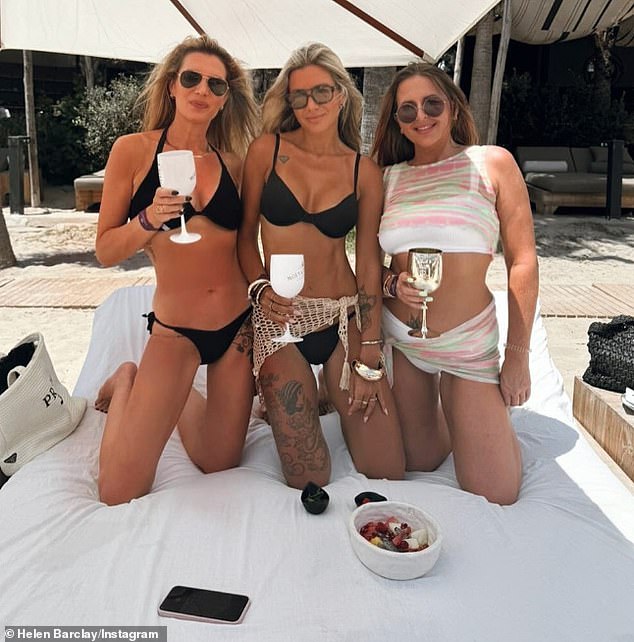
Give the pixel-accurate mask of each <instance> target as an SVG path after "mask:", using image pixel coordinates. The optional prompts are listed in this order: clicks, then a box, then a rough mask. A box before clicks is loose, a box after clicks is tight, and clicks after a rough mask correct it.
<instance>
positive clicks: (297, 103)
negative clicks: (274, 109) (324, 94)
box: [286, 91, 308, 109]
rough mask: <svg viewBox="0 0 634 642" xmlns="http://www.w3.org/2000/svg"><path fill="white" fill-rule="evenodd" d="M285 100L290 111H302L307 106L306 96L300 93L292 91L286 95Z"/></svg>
mask: <svg viewBox="0 0 634 642" xmlns="http://www.w3.org/2000/svg"><path fill="white" fill-rule="evenodd" d="M286 100H287V101H288V104H289V105H290V107H291V109H304V107H306V105H307V104H308V96H307V95H306V94H305V93H304V92H302V91H292V92H291V93H290V94H287V95H286Z"/></svg>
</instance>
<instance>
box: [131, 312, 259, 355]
mask: <svg viewBox="0 0 634 642" xmlns="http://www.w3.org/2000/svg"><path fill="white" fill-rule="evenodd" d="M250 314H251V307H248V308H247V309H246V310H245V311H244V312H242V314H240V316H238V317H236V318H235V319H234V320H233V321H231V322H230V323H228V324H227V325H226V326H224V327H223V328H220V329H218V330H196V329H195V328H181V327H179V326H175V325H167V323H163V322H162V321H159V319H157V318H156V315H155V314H154V312H150V313H148V314H144V315H143V316H144V317H147V331H148V332H149V333H150V334H152V326H153V325H154V323H158V324H159V325H162V326H163V327H164V328H169V329H170V330H174V332H178V334H182V335H183V336H184V337H186V338H187V339H189V340H190V341H191V342H192V343H193V344H194V345H195V346H196V349H197V350H198V354H199V355H200V363H201V365H205V364H209V363H213V362H214V361H218V359H220V357H222V355H223V354H224V353H225V352H226V351H227V350H228V349H229V346H230V345H231V342H232V341H233V339H234V338H235V336H236V334H238V330H239V329H240V328H241V327H242V324H243V323H244V322H245V321H246V320H247V318H248V317H249V315H250Z"/></svg>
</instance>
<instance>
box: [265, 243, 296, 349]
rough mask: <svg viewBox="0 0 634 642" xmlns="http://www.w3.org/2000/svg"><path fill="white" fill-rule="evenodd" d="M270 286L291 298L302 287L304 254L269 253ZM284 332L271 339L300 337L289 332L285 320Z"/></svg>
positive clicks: (286, 339) (293, 340)
mask: <svg viewBox="0 0 634 642" xmlns="http://www.w3.org/2000/svg"><path fill="white" fill-rule="evenodd" d="M270 271H271V287H272V288H273V290H274V291H275V293H276V294H279V295H280V296H283V297H286V298H287V299H291V298H293V297H294V296H296V295H297V294H299V293H300V292H301V291H302V288H303V287H304V255H303V254H271V264H270ZM285 325H286V327H285V329H284V334H282V335H280V336H279V337H272V340H273V341H280V342H282V343H298V342H299V341H303V339H302V338H301V337H294V336H293V335H292V334H291V330H290V325H289V323H288V322H287V323H286V324H285Z"/></svg>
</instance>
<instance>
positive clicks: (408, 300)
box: [396, 272, 423, 312]
mask: <svg viewBox="0 0 634 642" xmlns="http://www.w3.org/2000/svg"><path fill="white" fill-rule="evenodd" d="M412 281H413V278H412V277H411V276H410V275H409V273H408V272H399V274H398V276H397V281H396V298H397V299H398V300H399V301H401V302H403V303H404V304H405V305H407V306H409V307H410V308H412V309H413V310H416V312H420V309H421V307H422V305H423V296H422V295H423V293H422V292H421V291H420V290H417V289H416V288H415V287H414V286H413V285H411V282H412Z"/></svg>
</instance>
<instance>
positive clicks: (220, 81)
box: [178, 70, 229, 96]
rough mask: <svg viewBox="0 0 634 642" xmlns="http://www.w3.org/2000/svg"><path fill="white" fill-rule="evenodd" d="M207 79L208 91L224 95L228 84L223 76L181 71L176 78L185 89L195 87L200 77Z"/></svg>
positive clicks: (216, 94) (215, 94)
mask: <svg viewBox="0 0 634 642" xmlns="http://www.w3.org/2000/svg"><path fill="white" fill-rule="evenodd" d="M203 78H204V79H205V80H206V81H207V86H208V87H209V91H210V92H211V93H212V94H213V95H214V96H224V95H225V94H226V93H227V91H228V90H229V84H228V83H227V81H226V80H225V79H224V78H216V77H215V76H203V75H202V74H201V73H199V72H197V71H190V70H186V71H181V72H180V73H179V74H178V80H179V81H180V83H181V85H182V86H183V87H185V89H191V88H192V87H197V86H198V85H199V84H200V81H201V80H202V79H203Z"/></svg>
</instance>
